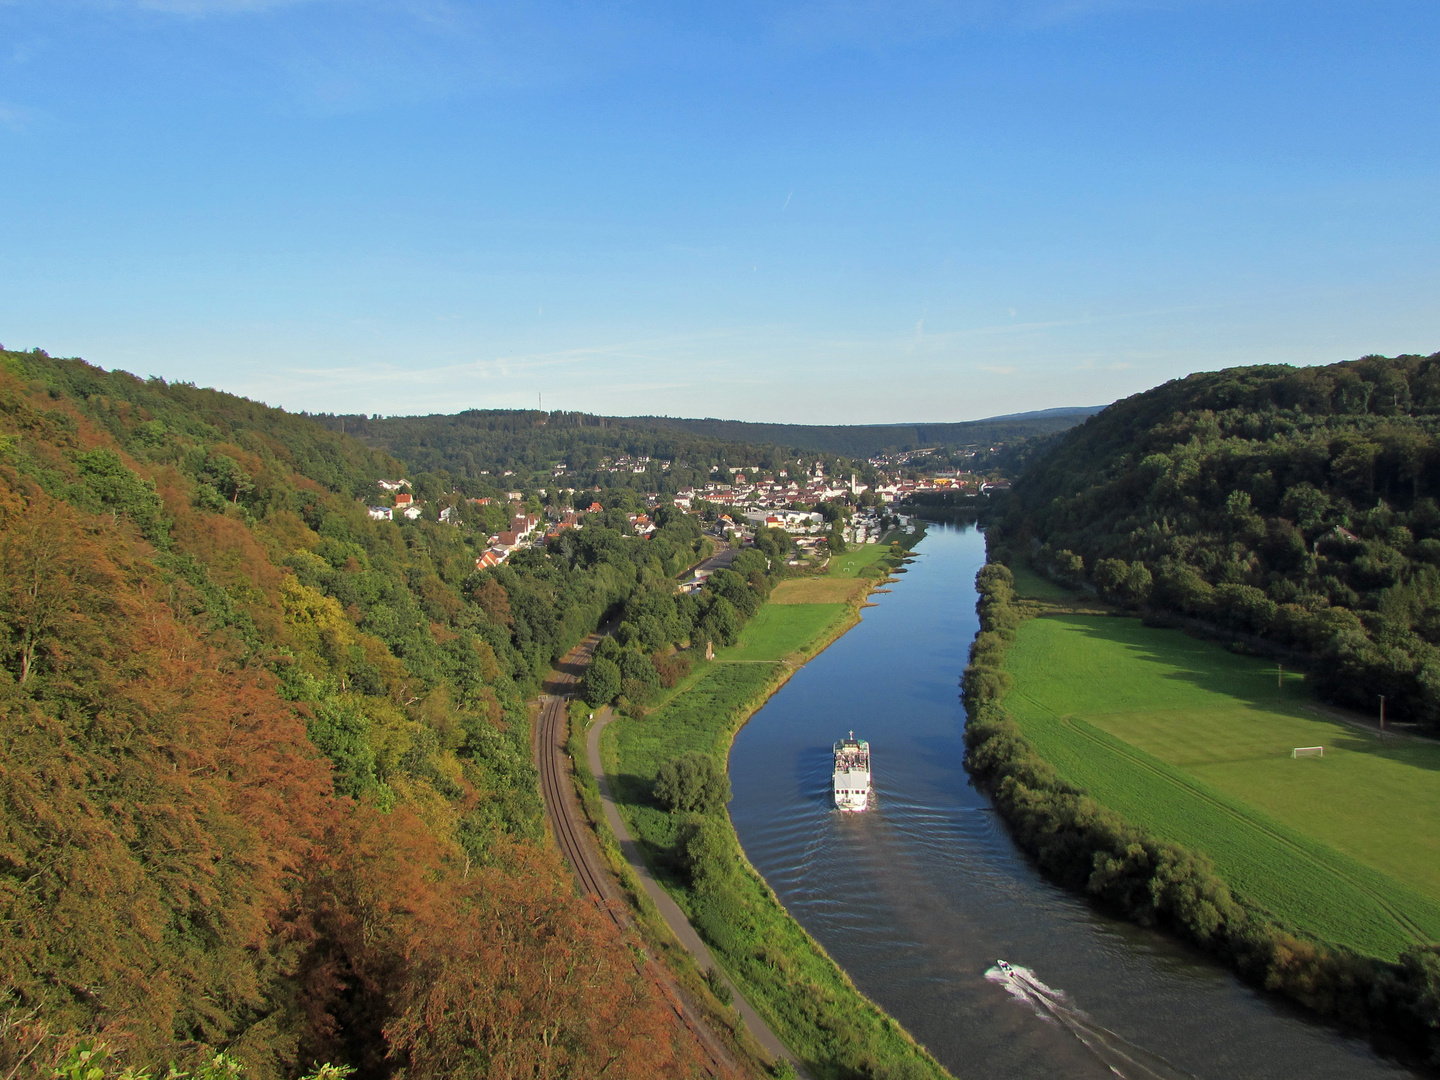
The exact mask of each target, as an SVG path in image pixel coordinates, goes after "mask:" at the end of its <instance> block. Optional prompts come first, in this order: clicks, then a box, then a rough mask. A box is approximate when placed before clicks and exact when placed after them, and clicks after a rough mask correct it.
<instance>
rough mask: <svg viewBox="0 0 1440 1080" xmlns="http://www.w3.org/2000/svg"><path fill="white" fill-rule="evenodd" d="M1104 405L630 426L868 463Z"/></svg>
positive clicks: (1067, 419)
mask: <svg viewBox="0 0 1440 1080" xmlns="http://www.w3.org/2000/svg"><path fill="white" fill-rule="evenodd" d="M1100 408H1101V406H1098V405H1097V406H1094V407H1078V408H1066V409H1043V410H1041V411H1039V412H1027V413H1015V414H1012V415H1009V416H992V417H988V418H986V419H984V420H965V421H960V422H958V423H953V424H757V423H749V422H746V421H743V420H712V419H706V420H684V419H678V418H672V417H668V416H663V417H662V416H637V417H631V418H629V419H628V420H626V421H624V422H625V423H638V424H650V425H654V426H655V427H658V428H661V429H664V430H669V431H677V432H685V433H687V434H689V435H693V436H704V437H707V438H713V439H730V440H734V441H736V442H745V443H756V444H761V445H770V444H773V445H778V446H786V447H792V448H794V449H796V450H799V451H806V452H809V453H821V454H833V455H836V456H839V457H846V458H854V459H858V460H864V459H866V458H871V457H875V456H877V455H880V454H895V453H904V452H906V451H910V450H919V449H922V448H927V447H942V448H950V449H966V448H970V449H976V448H982V447H990V446H993V445H995V444H998V443H1013V442H1017V441H1019V440H1021V439H1029V438H1034V437H1036V436H1040V435H1049V434H1053V433H1054V432H1057V431H1065V430H1066V429H1068V428H1071V427H1074V426H1075V425H1076V424H1078V423H1080V422H1081V421H1082V420H1084V419H1085V418H1086V417H1087V416H1092V415H1093V414H1095V413H1097V412H1099V411H1100Z"/></svg>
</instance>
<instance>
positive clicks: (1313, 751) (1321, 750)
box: [1290, 746, 1325, 758]
mask: <svg viewBox="0 0 1440 1080" xmlns="http://www.w3.org/2000/svg"><path fill="white" fill-rule="evenodd" d="M1290 756H1291V757H1292V758H1296V757H1324V756H1325V747H1323V746H1297V747H1295V749H1294V750H1291V751H1290Z"/></svg>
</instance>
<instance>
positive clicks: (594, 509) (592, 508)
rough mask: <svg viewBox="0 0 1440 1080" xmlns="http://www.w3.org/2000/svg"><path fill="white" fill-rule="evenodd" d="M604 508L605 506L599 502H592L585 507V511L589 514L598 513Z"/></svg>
mask: <svg viewBox="0 0 1440 1080" xmlns="http://www.w3.org/2000/svg"><path fill="white" fill-rule="evenodd" d="M604 509H605V508H604V507H603V506H601V505H600V504H599V503H598V502H592V503H591V504H590V505H589V506H587V507H586V508H585V512H586V513H587V514H598V513H600V511H602V510H604Z"/></svg>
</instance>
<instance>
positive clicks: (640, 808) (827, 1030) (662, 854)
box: [602, 537, 948, 1080]
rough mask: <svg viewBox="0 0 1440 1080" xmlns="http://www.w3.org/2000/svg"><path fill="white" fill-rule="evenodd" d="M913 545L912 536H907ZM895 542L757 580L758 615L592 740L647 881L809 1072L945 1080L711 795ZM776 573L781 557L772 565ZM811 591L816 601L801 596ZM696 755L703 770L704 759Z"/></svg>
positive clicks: (889, 561)
mask: <svg viewBox="0 0 1440 1080" xmlns="http://www.w3.org/2000/svg"><path fill="white" fill-rule="evenodd" d="M905 539H906V541H907V542H912V543H913V540H914V539H916V538H915V537H906V538H905ZM904 551H905V548H904V547H903V546H902V545H900V544H897V545H895V546H894V547H888V546H887V547H881V546H879V545H869V546H867V547H863V548H860V549H858V550H852V551H850V552H847V553H846V554H845V555H843V556H837V557H835V558H832V560H831V563H830V571H829V574H828V575H826V576H824V577H821V578H808V577H807V578H792V579H788V580H782V579H780V578H779V576H778V575H776V574H774V573H770V574H760V573H758V572H757V573H755V574H753V575H752V576H751V578H750V582H751V584H752V587H753V588H754V589H755V590H756V594H757V598H762V599H767V602H765V603H763V605H759V606H757V607H756V608H755V614H754V615H753V616H752V617H750V618H749V619H748V620H747V622H746V623H745V625H744V626H743V627H742V628H741V629H740V632H739V634H738V635H737V636H736V638H735V639H734V644H733V645H732V646H730V647H729V648H725V649H721V650H719V651H718V652H717V653H716V658H715V660H714V661H713V662H704V661H701V662H698V663H697V665H696V667H695V669H694V670H693V671H692V672H691V673H690V674H689V675H688V676H687V677H686V678H684V679H683V680H682V681H680V682H679V683H677V684H676V686H675V687H674V688H673V689H672V690H670V691H669V692H668V693H667V694H666V695H665V696H664V697H663V698H661V699H658V700H657V701H656V702H655V705H654V707H653V708H652V709H650V710H646V711H643V712H641V711H638V710H636V711H634V714H633V715H632V716H630V717H629V718H627V719H624V720H622V721H620V722H619V723H617V724H613V725H611V726H610V727H609V728H607V730H606V732H605V734H604V736H603V739H602V751H603V753H604V756H605V759H606V770H607V772H610V773H611V775H612V780H613V785H614V790H615V795H616V799H617V802H618V803H619V805H620V808H621V812H622V813H623V814H624V815H625V817H626V819H627V820H628V822H629V824H630V827H631V829H632V831H633V832H634V834H635V836H636V838H637V840H638V841H639V843H640V845H641V847H642V849H643V851H644V853H645V855H646V858H647V860H648V861H649V862H650V864H651V865H652V867H653V868H654V869H655V872H656V876H657V877H658V878H659V879H660V881H661V882H662V884H663V885H664V886H665V887H666V888H667V889H668V890H669V891H670V892H671V894H672V895H674V896H675V898H676V900H677V902H678V903H679V904H680V905H681V907H682V908H683V909H684V910H685V912H686V914H687V915H688V916H689V917H690V919H691V921H692V922H693V923H694V925H695V926H696V928H697V929H698V930H699V931H700V933H701V935H702V936H703V937H704V938H705V939H706V941H707V942H708V943H709V945H710V946H711V948H712V949H713V950H714V952H715V954H716V956H717V958H718V959H719V961H720V962H721V964H723V965H724V967H725V970H726V972H727V973H728V974H729V975H730V977H731V978H732V979H733V980H734V981H735V983H736V985H738V986H739V987H740V989H741V991H742V992H743V993H744V994H745V995H746V997H747V998H748V999H749V1000H750V1001H751V1003H752V1004H753V1005H754V1006H755V1008H756V1009H757V1011H759V1012H760V1014H761V1015H762V1016H763V1017H764V1018H765V1020H766V1022H767V1023H769V1024H770V1025H771V1026H772V1027H773V1028H774V1030H775V1031H776V1033H777V1034H778V1035H779V1036H780V1037H781V1038H782V1039H784V1040H785V1042H786V1044H787V1045H788V1046H789V1047H790V1048H791V1049H792V1051H793V1052H794V1053H795V1054H796V1055H797V1057H799V1058H800V1059H801V1060H802V1061H803V1062H804V1063H805V1067H806V1068H807V1070H809V1071H810V1072H811V1074H812V1075H814V1076H816V1077H817V1078H837V1080H838V1078H847V1077H854V1076H869V1077H876V1078H897V1080H898V1078H917V1080H918V1078H931V1077H933V1078H941V1077H945V1076H947V1075H948V1074H947V1073H946V1072H945V1070H944V1069H943V1068H942V1067H941V1066H940V1065H939V1064H938V1063H937V1062H936V1061H935V1060H934V1059H933V1058H931V1057H930V1055H929V1054H927V1053H926V1052H925V1051H924V1050H923V1049H922V1048H921V1047H919V1046H918V1045H917V1044H916V1043H915V1042H914V1041H913V1040H912V1039H911V1038H910V1037H909V1036H908V1035H907V1034H906V1033H905V1031H904V1030H903V1029H902V1028H901V1027H900V1026H899V1025H898V1024H896V1023H895V1021H894V1020H892V1019H891V1018H890V1017H888V1016H886V1015H885V1014H884V1013H883V1012H882V1011H881V1010H880V1009H879V1008H878V1007H876V1006H875V1005H874V1004H873V1003H872V1002H870V1001H869V1000H868V999H867V998H865V997H864V996H863V995H862V994H860V992H859V991H858V990H856V989H855V987H854V985H853V984H852V983H851V982H850V980H849V978H848V977H847V976H846V975H845V973H844V972H843V971H842V970H841V969H840V968H839V967H838V966H837V965H836V964H835V963H834V962H833V961H832V960H831V959H830V957H829V956H828V955H827V954H826V953H825V952H824V950H823V949H821V947H820V946H819V945H818V943H816V942H815V941H814V939H812V938H811V937H810V936H809V935H808V934H807V933H806V932H805V931H804V930H803V929H802V928H801V927H800V925H799V924H798V923H796V922H795V920H794V919H793V918H791V917H790V916H789V914H788V913H786V911H785V909H784V908H783V907H782V906H781V904H780V903H779V901H778V900H777V899H776V897H775V895H774V893H772V892H771V891H770V889H769V888H768V886H766V884H765V883H764V881H763V879H761V878H760V876H759V875H758V874H757V873H756V872H755V871H754V870H753V868H751V867H750V865H749V863H748V862H747V861H746V859H745V857H744V854H743V852H742V851H741V849H740V845H739V842H738V840H737V839H736V837H735V833H734V830H733V829H732V828H731V826H730V822H729V818H728V815H726V813H725V811H724V806H723V800H722V799H721V795H722V794H724V793H727V792H726V789H728V785H723V786H722V785H721V784H720V783H719V779H720V778H723V777H724V768H725V761H726V758H727V757H728V753H729V748H730V743H731V741H732V740H733V738H734V735H735V732H736V731H738V730H739V728H740V726H741V725H743V724H744V723H745V721H746V720H747V719H748V718H749V717H750V715H751V714H752V713H753V712H754V711H755V710H756V709H758V708H759V707H760V706H761V705H763V704H764V702H765V701H766V700H767V699H768V698H769V697H770V695H771V694H773V693H774V692H775V691H776V690H777V689H778V688H779V687H780V686H781V685H783V683H784V682H785V680H786V679H787V678H788V676H789V674H790V673H791V671H792V670H793V665H795V664H797V663H800V662H803V661H804V660H805V659H806V658H808V657H810V656H813V655H814V654H816V653H818V652H819V651H820V650H821V649H823V648H824V647H825V645H827V644H828V643H829V642H831V641H833V640H834V639H835V638H836V637H838V636H839V635H840V634H841V633H843V632H844V631H845V630H846V629H848V628H849V627H850V626H851V625H853V624H854V622H855V621H856V620H857V619H858V617H859V607H860V604H861V603H862V602H863V599H864V596H865V594H866V593H867V592H868V591H869V586H870V585H873V584H875V583H877V582H878V581H879V580H881V579H883V578H884V577H885V576H886V574H887V572H888V571H889V570H892V569H895V568H896V567H897V566H898V565H899V563H900V562H901V561H902V560H903V557H904ZM775 565H776V566H781V565H783V563H775ZM817 593H818V594H820V596H819V598H821V599H822V601H823V602H820V603H814V602H810V601H811V599H812V597H816V596H817ZM700 760H706V761H708V762H709V763H710V765H709V767H708V768H707V767H706V766H703V765H701V764H700V763H699V762H700Z"/></svg>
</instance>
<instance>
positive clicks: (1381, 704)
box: [1380, 694, 1385, 731]
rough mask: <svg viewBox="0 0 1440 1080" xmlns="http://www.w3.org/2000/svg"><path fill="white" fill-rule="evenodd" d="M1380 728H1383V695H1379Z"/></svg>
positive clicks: (1382, 729)
mask: <svg viewBox="0 0 1440 1080" xmlns="http://www.w3.org/2000/svg"><path fill="white" fill-rule="evenodd" d="M1380 730H1381V731H1384V730H1385V695H1384V694H1381V695H1380Z"/></svg>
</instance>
